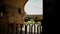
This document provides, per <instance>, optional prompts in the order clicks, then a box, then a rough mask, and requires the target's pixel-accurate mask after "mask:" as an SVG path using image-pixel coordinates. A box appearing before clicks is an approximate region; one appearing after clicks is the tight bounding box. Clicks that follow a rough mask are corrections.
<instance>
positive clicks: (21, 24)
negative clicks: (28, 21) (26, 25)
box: [20, 24, 23, 34]
mask: <svg viewBox="0 0 60 34" xmlns="http://www.w3.org/2000/svg"><path fill="white" fill-rule="evenodd" d="M20 25H21V32H20V33H21V34H22V25H23V24H20Z"/></svg>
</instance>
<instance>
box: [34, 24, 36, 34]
mask: <svg viewBox="0 0 60 34" xmlns="http://www.w3.org/2000/svg"><path fill="white" fill-rule="evenodd" d="M35 29H36V27H35V24H34V34H35V31H36V30H35Z"/></svg>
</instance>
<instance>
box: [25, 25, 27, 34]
mask: <svg viewBox="0 0 60 34" xmlns="http://www.w3.org/2000/svg"><path fill="white" fill-rule="evenodd" d="M25 34H27V24H26V25H25Z"/></svg>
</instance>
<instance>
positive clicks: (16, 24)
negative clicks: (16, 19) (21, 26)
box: [16, 24, 18, 34]
mask: <svg viewBox="0 0 60 34" xmlns="http://www.w3.org/2000/svg"><path fill="white" fill-rule="evenodd" d="M17 29H18V28H17V24H16V34H18V33H17Z"/></svg>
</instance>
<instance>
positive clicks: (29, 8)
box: [24, 0, 43, 15]
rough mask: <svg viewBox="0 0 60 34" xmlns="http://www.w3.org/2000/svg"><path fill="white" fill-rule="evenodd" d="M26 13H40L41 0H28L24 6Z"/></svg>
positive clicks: (41, 7)
mask: <svg viewBox="0 0 60 34" xmlns="http://www.w3.org/2000/svg"><path fill="white" fill-rule="evenodd" d="M24 10H25V12H26V14H27V15H42V14H43V0H28V2H27V3H26V4H25V8H24Z"/></svg>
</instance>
